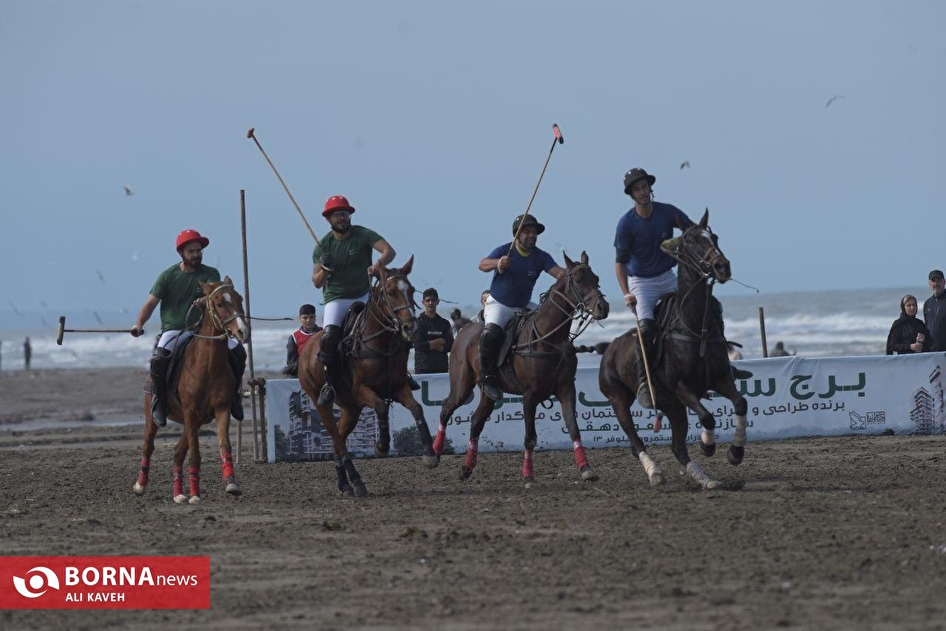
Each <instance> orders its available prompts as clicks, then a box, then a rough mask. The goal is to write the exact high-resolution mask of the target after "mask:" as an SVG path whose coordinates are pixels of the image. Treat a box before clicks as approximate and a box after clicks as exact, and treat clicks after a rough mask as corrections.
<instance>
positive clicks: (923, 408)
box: [910, 388, 936, 434]
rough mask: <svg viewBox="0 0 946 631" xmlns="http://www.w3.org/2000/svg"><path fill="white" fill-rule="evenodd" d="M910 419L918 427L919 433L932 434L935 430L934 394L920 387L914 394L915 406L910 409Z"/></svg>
mask: <svg viewBox="0 0 946 631" xmlns="http://www.w3.org/2000/svg"><path fill="white" fill-rule="evenodd" d="M910 420H911V421H912V422H913V426H914V427H915V428H916V430H915V431H916V433H917V434H932V433H933V432H934V431H935V429H936V428H935V426H934V424H933V396H932V395H931V394H930V393H929V392H928V391H927V390H926V388H920V389H919V390H917V391H916V393H914V395H913V408H912V409H911V410H910Z"/></svg>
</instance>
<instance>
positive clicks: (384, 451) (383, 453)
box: [374, 443, 391, 458]
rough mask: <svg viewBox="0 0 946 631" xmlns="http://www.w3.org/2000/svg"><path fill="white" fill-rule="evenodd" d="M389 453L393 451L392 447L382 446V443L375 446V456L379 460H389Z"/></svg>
mask: <svg viewBox="0 0 946 631" xmlns="http://www.w3.org/2000/svg"><path fill="white" fill-rule="evenodd" d="M389 451H391V446H390V445H382V444H381V443H375V444H374V455H375V457H377V458H387V457H388V452H389Z"/></svg>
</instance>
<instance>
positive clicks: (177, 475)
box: [174, 467, 184, 497]
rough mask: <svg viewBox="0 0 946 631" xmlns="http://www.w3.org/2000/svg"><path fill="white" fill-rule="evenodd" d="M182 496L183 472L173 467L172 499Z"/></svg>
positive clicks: (179, 468)
mask: <svg viewBox="0 0 946 631" xmlns="http://www.w3.org/2000/svg"><path fill="white" fill-rule="evenodd" d="M178 495H184V470H183V469H182V468H181V467H174V497H177V496H178Z"/></svg>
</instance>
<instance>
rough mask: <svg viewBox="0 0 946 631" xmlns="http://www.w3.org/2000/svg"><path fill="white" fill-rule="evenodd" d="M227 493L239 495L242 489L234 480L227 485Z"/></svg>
mask: <svg viewBox="0 0 946 631" xmlns="http://www.w3.org/2000/svg"><path fill="white" fill-rule="evenodd" d="M227 493H228V494H229V495H240V494H242V493H243V489H242V488H240V485H239V484H237V483H236V482H231V483H230V484H228V485H227Z"/></svg>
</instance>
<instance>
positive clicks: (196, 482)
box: [187, 467, 200, 497]
mask: <svg viewBox="0 0 946 631" xmlns="http://www.w3.org/2000/svg"><path fill="white" fill-rule="evenodd" d="M187 471H188V473H189V474H190V478H191V497H200V467H188V468H187Z"/></svg>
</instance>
